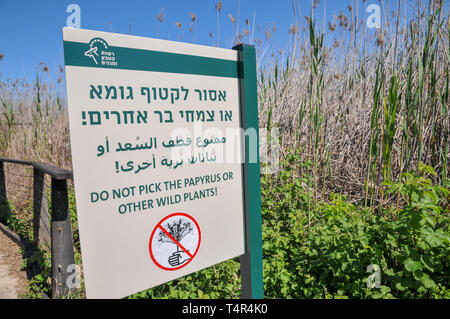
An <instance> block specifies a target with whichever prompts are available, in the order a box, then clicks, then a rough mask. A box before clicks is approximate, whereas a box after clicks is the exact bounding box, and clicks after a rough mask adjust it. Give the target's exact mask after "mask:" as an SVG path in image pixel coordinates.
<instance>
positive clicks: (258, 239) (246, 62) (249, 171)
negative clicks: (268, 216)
mask: <svg viewBox="0 0 450 319" xmlns="http://www.w3.org/2000/svg"><path fill="white" fill-rule="evenodd" d="M233 49H234V50H237V51H238V56H239V62H238V75H239V79H240V89H239V91H240V96H241V99H240V102H241V126H242V128H243V129H244V130H245V132H246V133H249V134H245V135H244V136H245V137H244V138H245V163H244V169H243V172H244V192H245V236H246V237H245V240H246V252H245V254H244V255H242V256H241V258H240V262H241V280H242V298H254V299H261V298H264V287H263V262H262V219H261V181H260V165H259V125H258V95H257V83H256V51H255V47H253V46H251V45H246V44H239V45H237V46H235V47H234V48H233ZM252 130H253V132H251V133H250V132H249V131H252ZM251 136H254V137H255V138H254V139H253V140H252V139H251ZM252 143H256V144H253V145H252ZM255 153H256V154H255Z"/></svg>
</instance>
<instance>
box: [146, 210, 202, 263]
mask: <svg viewBox="0 0 450 319" xmlns="http://www.w3.org/2000/svg"><path fill="white" fill-rule="evenodd" d="M200 241H201V232H200V226H199V225H198V223H197V221H196V220H195V219H194V218H193V217H192V216H190V215H188V214H185V213H173V214H170V215H168V216H166V217H164V218H163V219H161V221H159V223H158V224H156V226H155V228H154V229H153V232H152V234H151V236H150V240H149V245H148V246H149V247H148V249H149V252H150V257H151V259H152V260H153V262H154V263H155V265H156V266H158V267H159V268H161V269H164V270H168V271H173V270H177V269H180V268H183V267H186V265H188V264H189V263H190V262H191V261H192V259H194V257H195V255H196V254H197V252H198V249H199V248H200Z"/></svg>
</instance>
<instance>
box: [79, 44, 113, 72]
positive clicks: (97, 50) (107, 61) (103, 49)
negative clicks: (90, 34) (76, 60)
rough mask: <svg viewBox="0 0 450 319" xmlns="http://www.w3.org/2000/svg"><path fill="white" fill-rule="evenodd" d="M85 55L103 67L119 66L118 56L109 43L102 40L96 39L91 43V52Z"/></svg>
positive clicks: (88, 51)
mask: <svg viewBox="0 0 450 319" xmlns="http://www.w3.org/2000/svg"><path fill="white" fill-rule="evenodd" d="M84 55H85V56H87V57H89V58H91V59H92V61H94V63H95V64H101V65H103V66H117V65H118V64H117V56H116V54H115V53H114V51H112V50H111V48H110V47H109V45H108V43H107V42H106V41H105V40H103V39H101V38H94V39H92V40H91V41H90V42H89V50H87V51H86V52H84Z"/></svg>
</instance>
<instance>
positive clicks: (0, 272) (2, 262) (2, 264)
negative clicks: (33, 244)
mask: <svg viewBox="0 0 450 319" xmlns="http://www.w3.org/2000/svg"><path fill="white" fill-rule="evenodd" d="M19 248H20V247H19V246H18V245H17V244H16V243H15V242H13V241H12V240H11V239H9V238H8V237H7V236H6V235H5V234H4V233H3V231H1V230H0V299H16V298H20V295H21V294H23V293H25V292H26V289H27V284H28V281H27V275H26V272H25V271H24V270H20V269H21V268H22V263H23V260H22V255H21V253H20V250H19Z"/></svg>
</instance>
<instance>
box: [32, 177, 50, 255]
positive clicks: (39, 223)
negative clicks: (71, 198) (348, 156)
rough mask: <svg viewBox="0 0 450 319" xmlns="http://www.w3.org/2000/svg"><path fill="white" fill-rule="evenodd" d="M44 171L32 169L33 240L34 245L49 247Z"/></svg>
mask: <svg viewBox="0 0 450 319" xmlns="http://www.w3.org/2000/svg"><path fill="white" fill-rule="evenodd" d="M44 176H45V174H44V172H42V171H41V170H38V169H36V168H34V171H33V240H34V244H35V245H36V247H39V246H40V245H45V246H46V247H47V248H50V247H51V245H50V230H49V228H50V220H49V217H48V213H47V209H46V208H47V197H46V196H45V190H44Z"/></svg>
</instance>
